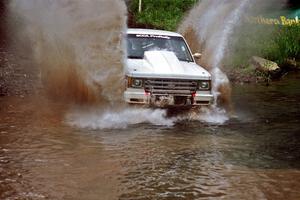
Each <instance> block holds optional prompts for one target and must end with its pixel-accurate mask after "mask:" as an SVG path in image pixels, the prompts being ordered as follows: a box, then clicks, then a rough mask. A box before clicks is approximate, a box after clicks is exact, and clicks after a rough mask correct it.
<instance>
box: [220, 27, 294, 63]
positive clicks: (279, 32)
mask: <svg viewBox="0 0 300 200" xmlns="http://www.w3.org/2000/svg"><path fill="white" fill-rule="evenodd" d="M237 30H238V31H237V32H236V33H235V35H234V36H233V37H232V38H233V41H232V46H231V50H230V51H231V53H230V55H228V57H227V59H226V64H227V65H229V66H235V67H239V68H243V67H247V65H248V63H249V59H250V58H251V57H252V56H261V57H264V58H266V59H269V60H272V61H275V62H277V63H278V64H279V65H283V64H285V62H286V60H287V59H288V58H295V59H299V58H300V26H299V25H293V26H270V25H259V24H251V25H249V24H243V25H241V27H238V29H237Z"/></svg>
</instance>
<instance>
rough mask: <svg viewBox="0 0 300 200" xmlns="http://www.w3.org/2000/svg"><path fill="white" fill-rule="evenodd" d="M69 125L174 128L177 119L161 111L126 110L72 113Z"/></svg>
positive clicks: (105, 127) (104, 127) (82, 126)
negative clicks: (151, 125)
mask: <svg viewBox="0 0 300 200" xmlns="http://www.w3.org/2000/svg"><path fill="white" fill-rule="evenodd" d="M66 120H67V122H68V124H70V125H72V126H75V127H79V128H90V129H122V128H127V127H128V126H130V125H134V124H141V123H150V124H153V125H157V126H167V127H170V126H173V125H174V123H175V121H176V119H175V118H167V117H166V111H165V110H161V109H155V110H153V109H143V108H125V109H121V110H119V111H112V110H111V109H110V110H106V111H96V112H95V111H88V112H87V111H86V110H85V111H82V110H76V111H72V112H70V113H69V114H68V115H67V119H66Z"/></svg>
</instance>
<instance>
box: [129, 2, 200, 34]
mask: <svg viewBox="0 0 300 200" xmlns="http://www.w3.org/2000/svg"><path fill="white" fill-rule="evenodd" d="M197 2H198V0H142V12H141V13H138V4H139V0H132V1H131V3H130V11H131V12H132V13H133V15H134V17H135V19H136V21H137V22H138V23H141V24H150V25H152V26H154V27H156V28H158V29H164V30H170V31H174V30H176V28H177V25H178V23H179V22H180V21H181V19H182V17H183V16H184V14H185V12H186V11H187V10H189V9H190V8H191V7H192V6H193V5H194V4H195V3H197Z"/></svg>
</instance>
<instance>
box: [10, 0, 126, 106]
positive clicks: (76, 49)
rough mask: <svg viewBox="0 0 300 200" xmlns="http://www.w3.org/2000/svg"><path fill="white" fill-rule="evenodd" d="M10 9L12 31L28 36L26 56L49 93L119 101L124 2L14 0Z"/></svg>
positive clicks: (77, 100)
mask: <svg viewBox="0 0 300 200" xmlns="http://www.w3.org/2000/svg"><path fill="white" fill-rule="evenodd" d="M9 8H10V16H11V17H12V18H14V19H15V21H18V23H16V25H15V26H14V24H12V26H11V29H12V30H11V32H12V33H15V36H18V38H19V40H20V41H21V40H28V42H26V45H27V47H26V48H27V50H28V57H31V58H32V59H33V60H34V62H35V64H36V65H38V67H39V69H40V77H41V82H42V83H43V86H44V88H45V91H47V94H48V95H49V96H50V97H52V98H55V99H56V100H62V101H68V102H75V103H95V102H110V103H114V102H118V101H120V100H121V97H122V87H120V86H121V85H123V59H124V54H125V53H124V51H123V32H124V30H125V29H126V6H125V3H124V2H123V1H121V0H111V1H103V0H85V1H82V0H64V1H61V0H53V1H39V0H26V1H19V0H12V1H11V2H10V5H9ZM20 24H21V26H17V25H20ZM16 45H21V44H20V43H19V44H16ZM31 50H32V52H31ZM25 51H26V50H25ZM30 52H31V53H30Z"/></svg>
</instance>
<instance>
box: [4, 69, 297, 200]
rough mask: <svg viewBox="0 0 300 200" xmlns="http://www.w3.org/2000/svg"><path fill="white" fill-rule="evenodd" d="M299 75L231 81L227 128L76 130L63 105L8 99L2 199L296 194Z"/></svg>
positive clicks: (180, 125)
mask: <svg viewBox="0 0 300 200" xmlns="http://www.w3.org/2000/svg"><path fill="white" fill-rule="evenodd" d="M299 79H300V74H298V75H293V76H287V77H285V78H284V80H283V81H281V82H278V83H274V84H272V85H271V86H270V87H265V86H257V85H253V86H252V85H250V86H235V87H234V88H233V103H234V106H235V110H236V115H237V117H236V118H233V119H230V120H229V121H227V122H226V123H224V124H222V125H220V124H219V125H216V124H209V123H202V122H199V121H179V122H176V123H175V124H174V125H173V126H158V125H151V124H147V123H144V124H136V125H130V126H129V127H127V128H123V129H95V130H91V129H89V128H74V127H70V126H69V125H68V124H67V123H65V122H64V121H65V116H63V115H61V114H59V113H62V112H59V113H58V112H57V110H60V111H62V110H64V107H65V106H61V105H59V104H54V103H52V102H50V101H47V100H46V99H42V101H41V97H39V98H34V97H32V98H19V99H18V98H15V97H14V98H12V97H5V98H2V99H0V100H1V102H0V103H1V111H0V113H1V123H0V138H1V140H0V172H1V173H0V183H1V184H0V199H172V200H173V199H299V198H300V192H299V187H300V157H299V156H300V145H299V144H300V137H299V133H300V127H299V120H300V110H299V109H300V106H299V100H300V86H299V84H298V83H299ZM9 98H10V99H9ZM41 102H43V103H41ZM37 108H38V109H37Z"/></svg>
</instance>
